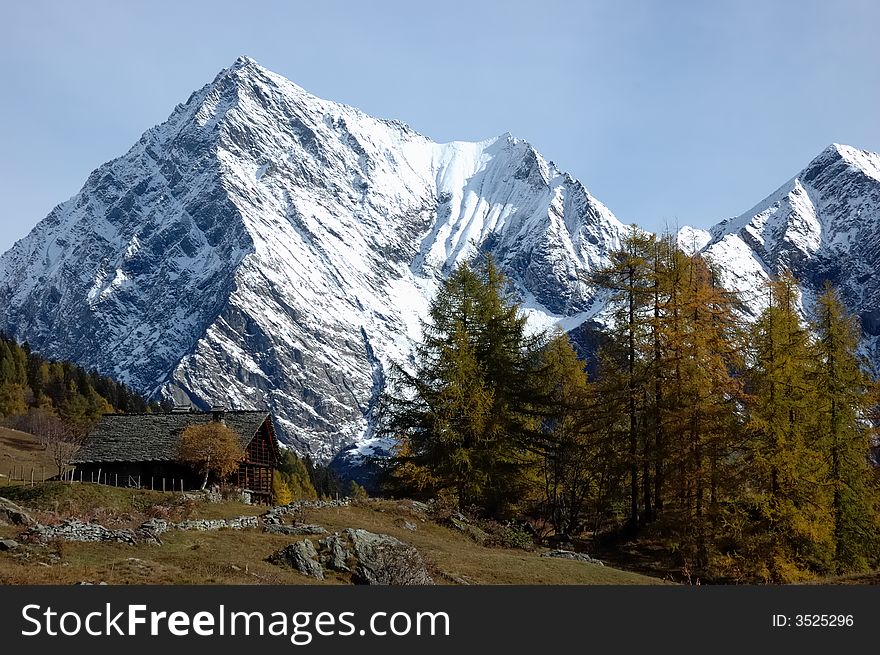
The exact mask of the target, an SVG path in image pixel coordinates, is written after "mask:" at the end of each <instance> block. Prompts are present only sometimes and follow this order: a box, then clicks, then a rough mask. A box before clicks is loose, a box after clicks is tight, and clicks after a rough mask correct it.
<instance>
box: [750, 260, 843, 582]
mask: <svg viewBox="0 0 880 655" xmlns="http://www.w3.org/2000/svg"><path fill="white" fill-rule="evenodd" d="M797 304H798V291H797V281H796V280H795V279H794V277H793V276H792V275H791V274H790V273H788V272H786V273H783V274H782V275H781V276H780V278H779V280H777V281H775V282H772V283H771V284H770V286H769V304H768V307H767V309H766V310H765V311H764V313H763V314H762V315H761V317H760V318H759V319H758V321H757V322H756V323H755V325H754V328H753V330H752V343H753V344H754V348H755V352H754V353H753V357H754V364H753V367H752V370H751V371H750V382H751V403H750V407H749V429H750V440H749V455H750V458H751V461H750V464H751V465H752V467H753V468H752V471H753V476H754V477H753V480H752V485H753V489H754V494H753V496H752V498H751V502H752V516H751V517H750V520H749V522H748V536H747V549H748V550H749V551H750V552H751V553H752V558H753V559H754V560H755V561H756V562H757V563H759V570H758V571H757V573H758V575H759V576H760V577H763V578H765V579H767V580H769V581H771V582H787V581H790V580H796V579H798V578H801V577H803V576H804V575H805V573H806V571H807V570H809V569H810V568H814V569H815V568H821V567H822V566H823V565H824V564H826V563H827V559H828V556H829V553H828V551H827V546H828V542H829V531H828V526H830V525H831V523H832V521H831V519H830V516H828V512H827V509H826V508H827V507H828V503H827V502H825V499H824V498H823V497H822V496H823V494H824V493H825V487H823V486H822V484H821V483H822V481H823V480H824V479H825V477H826V470H825V463H824V460H823V458H822V457H821V449H820V443H819V441H818V438H817V435H818V434H819V426H818V416H817V408H818V407H819V398H818V395H817V393H816V388H815V385H814V384H813V383H812V381H811V378H812V373H813V371H814V369H815V351H814V349H813V344H812V343H811V340H810V336H809V333H808V332H807V330H806V328H805V326H804V325H803V323H802V322H801V320H800V316H799V314H798V309H797Z"/></svg>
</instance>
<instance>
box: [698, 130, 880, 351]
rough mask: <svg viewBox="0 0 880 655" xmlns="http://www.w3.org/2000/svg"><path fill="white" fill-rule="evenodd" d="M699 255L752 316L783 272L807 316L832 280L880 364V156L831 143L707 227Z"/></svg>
mask: <svg viewBox="0 0 880 655" xmlns="http://www.w3.org/2000/svg"><path fill="white" fill-rule="evenodd" d="M702 252H703V253H704V254H705V255H706V256H707V257H708V258H709V259H711V260H712V261H713V262H714V263H715V264H716V265H717V266H718V267H719V269H720V272H721V278H722V279H721V281H722V284H723V285H724V286H725V287H726V288H729V289H736V290H737V291H740V292H741V293H742V296H743V298H744V300H745V303H746V307H747V312H748V313H749V314H751V315H752V316H757V315H758V314H759V313H760V311H761V310H762V309H763V308H764V307H766V305H767V301H768V299H767V290H766V285H765V283H766V281H767V280H768V279H769V278H770V276H771V275H775V274H777V273H779V272H780V271H781V270H782V269H784V268H790V269H791V270H792V271H793V272H794V274H795V275H796V276H797V278H798V279H799V281H800V284H801V288H802V291H803V305H804V307H803V309H804V312H805V314H806V315H807V316H809V313H810V311H811V309H812V305H813V302H814V300H815V297H816V294H817V293H820V292H821V290H822V287H823V285H824V283H825V281H826V280H828V281H830V282H831V283H832V284H834V285H835V286H836V287H838V288H839V289H840V292H841V295H842V297H843V299H844V301H845V303H846V305H847V306H848V307H849V309H850V310H851V311H853V312H855V313H857V314H858V315H859V317H860V318H861V321H862V327H863V330H864V332H865V339H864V341H863V349H864V352H865V354H866V355H867V357H868V359H869V361H870V362H872V363H873V365H874V366H875V367H876V365H877V364H878V363H880V347H878V346H880V341H878V335H880V278H878V277H877V275H876V271H878V270H880V155H877V154H875V153H871V152H866V151H863V150H857V149H856V148H852V147H850V146H845V145H839V144H832V145H831V146H829V147H828V148H826V149H825V150H824V151H822V152H821V153H820V154H819V155H818V156H817V157H816V158H815V159H813V161H811V162H810V163H809V165H808V166H807V167H806V168H804V169H803V170H802V171H801V172H800V173H798V174H797V175H796V176H795V177H794V178H792V179H791V180H789V181H788V182H787V183H786V184H784V185H783V186H782V187H780V188H779V189H778V190H777V191H776V192H774V193H773V194H771V195H770V196H768V197H767V198H765V199H764V200H763V201H761V202H760V203H758V204H757V205H756V206H755V207H753V208H752V209H750V210H749V211H747V212H745V213H744V214H742V215H741V216H739V217H737V218H732V219H728V220H726V221H722V222H721V223H718V224H717V225H715V226H714V227H713V228H711V230H710V238H709V241H708V243H707V244H706V245H705V246H704V247H703V248H702Z"/></svg>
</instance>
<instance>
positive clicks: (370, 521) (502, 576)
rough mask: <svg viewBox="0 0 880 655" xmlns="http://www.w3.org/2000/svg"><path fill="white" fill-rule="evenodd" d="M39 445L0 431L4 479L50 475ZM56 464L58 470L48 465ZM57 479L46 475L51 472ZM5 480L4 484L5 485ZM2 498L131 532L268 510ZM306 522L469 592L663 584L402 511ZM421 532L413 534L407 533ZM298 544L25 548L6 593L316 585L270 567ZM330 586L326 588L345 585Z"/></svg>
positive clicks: (341, 513) (166, 539) (157, 496)
mask: <svg viewBox="0 0 880 655" xmlns="http://www.w3.org/2000/svg"><path fill="white" fill-rule="evenodd" d="M47 460H48V458H47V456H46V453H45V451H43V450H42V448H41V447H40V445H39V444H38V443H37V441H36V439H35V438H34V437H33V436H31V435H28V434H25V433H23V432H17V431H15V430H8V429H5V428H0V472H3V465H4V464H5V465H7V466H8V468H12V462H15V464H16V465H17V466H24V467H25V469H26V470H27V471H28V473H29V468H30V467H31V466H33V467H35V468H37V470H39V469H38V467H40V466H46V462H47ZM49 464H51V462H49ZM48 470H51V469H50V468H48V467H47V471H48ZM2 480H4V479H3V478H0V481H2ZM0 496H4V497H7V498H9V499H10V500H13V501H14V502H16V503H18V504H20V505H22V506H23V507H25V508H26V509H28V510H29V511H31V512H32V513H33V514H34V515H35V517H36V518H37V519H38V520H39V521H41V522H54V521H57V520H60V519H61V518H64V517H68V516H75V517H77V518H80V519H84V520H96V521H99V522H100V523H102V524H103V525H106V526H108V527H133V526H135V525H138V524H139V523H141V522H142V521H144V520H145V519H146V518H150V517H160V518H166V519H169V520H174V521H179V520H183V519H187V518H210V519H216V518H230V517H233V516H240V515H254V514H261V513H262V512H263V511H264V510H265V508H264V507H258V506H253V505H245V504H243V503H239V502H233V501H228V502H223V503H204V502H196V501H191V500H185V499H184V498H183V497H182V496H181V494H175V493H170V492H169V493H163V492H159V491H149V490H137V489H125V488H115V487H108V486H103V485H95V484H88V483H85V484H83V483H73V484H69V483H63V482H47V483H43V484H39V483H38V484H36V485H34V486H30V485H29V484H20V483H19V484H12V485H9V484H6V485H5V486H4V484H3V482H0ZM297 518H300V519H301V520H303V521H305V522H309V523H317V524H320V525H322V526H324V527H325V528H327V530H329V531H330V532H335V531H341V530H344V529H345V528H362V529H365V530H369V531H371V532H378V533H384V534H390V535H392V536H395V537H397V538H398V539H400V540H401V541H404V542H407V543H410V544H412V545H413V546H415V547H416V548H418V550H419V551H420V552H421V553H422V555H423V557H424V558H425V560H426V562H427V563H428V565H429V569H430V571H431V574H432V576H433V577H434V579H435V581H436V582H438V583H441V584H442V583H453V584H454V583H464V584H657V583H661V581H660V580H658V579H656V578H651V577H648V576H643V575H639V574H637V573H630V572H626V571H620V570H617V569H613V568H611V567H601V566H597V565H593V564H585V563H582V562H575V561H570V560H561V559H551V558H544V557H539V556H538V554H536V553H531V552H526V551H523V550H515V549H503V548H487V547H483V546H481V545H479V544H477V543H475V542H474V541H473V540H471V539H470V538H469V537H468V536H466V535H464V534H462V533H461V532H458V531H456V530H454V529H451V528H447V527H444V526H441V525H438V524H437V523H434V522H432V521H430V520H427V519H426V518H425V517H424V516H423V515H421V514H420V513H419V512H417V511H414V510H413V509H412V507H411V506H410V505H408V504H407V503H405V502H394V501H383V500H370V501H366V502H364V503H358V504H355V505H353V506H351V507H341V508H327V509H313V510H305V511H304V512H303V515H302V516H301V517H297ZM406 522H409V523H410V524H415V525H416V530H409V529H407V528H406V527H404V525H405V523H406ZM20 532H21V529H20V528H18V527H16V526H4V525H0V538H3V539H6V538H10V539H15V538H17V536H18V534H19V533H20ZM298 539H299V538H297V537H289V536H283V535H270V534H265V533H263V532H260V531H258V530H240V531H237V530H219V531H216V532H186V531H170V532H167V533H165V534H164V535H162V545H158V546H157V545H146V544H141V545H137V546H131V545H126V544H117V543H54V544H50V545H49V546H37V545H23V546H22V547H21V548H20V549H18V550H17V551H14V552H0V584H73V583H77V582H92V583H97V582H106V583H108V584H313V583H315V582H316V581H315V580H314V579H312V578H308V577H305V576H303V575H300V574H299V573H297V572H296V571H293V570H291V569H288V568H285V567H281V566H276V565H273V564H269V563H268V562H266V558H267V557H268V556H269V555H271V554H272V553H274V552H275V551H277V550H279V549H280V548H282V547H284V546H286V545H288V544H290V543H292V542H294V541H297V540H298ZM347 582H348V579H346V578H345V577H339V576H330V577H328V579H327V580H325V581H324V583H323V584H340V583H343V584H344V583H347Z"/></svg>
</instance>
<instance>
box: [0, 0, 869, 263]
mask: <svg viewBox="0 0 880 655" xmlns="http://www.w3.org/2000/svg"><path fill="white" fill-rule="evenodd" d="M878 25H880V2H875V1H874V0H861V1H856V0H850V1H839V0H838V1H835V2H827V1H824V2H818V1H815V0H802V1H800V2H794V1H791V2H784V1H777V2H771V1H769V0H766V1H763V2H762V1H760V0H754V1H741V2H729V1H723V0H719V1H713V2H688V1H684V0H680V1H672V0H667V1H665V2H664V1H656V2H655V1H649V0H643V1H635V0H633V1H617V2H611V1H610V0H609V1H606V2H585V1H581V2H574V1H572V2H536V1H535V0H529V1H526V2H519V1H518V0H508V1H506V2H500V1H497V2H490V1H482V2H481V1H479V0H470V1H459V0H447V1H445V2H432V3H417V2H413V0H408V1H403V2H395V1H381V0H377V1H374V2H362V1H361V2H356V1H350V2H339V1H336V2H334V1H328V2H297V1H287V2H276V1H273V0H261V1H260V2H257V3H244V2H240V1H239V2H226V1H223V0H213V1H211V2H198V1H190V2H164V1H161V0H160V1H154V2H149V3H147V2H96V1H95V2H89V1H81V2H76V3H72V2H39V1H27V2H24V1H19V2H17V3H15V4H13V3H12V2H10V1H8V0H7V1H5V2H4V3H3V7H2V10H0V57H2V62H3V68H2V71H3V72H2V78H0V80H2V96H0V99H2V102H0V144H2V151H0V197H2V199H3V204H2V210H0V251H4V250H6V249H7V248H8V247H9V246H10V245H11V244H12V243H13V242H14V240H16V239H18V238H20V237H22V236H24V235H25V234H26V233H27V232H28V231H29V230H30V229H31V228H32V227H33V226H34V225H35V224H36V223H37V221H39V220H40V219H41V218H43V217H44V216H45V215H46V214H47V213H48V212H49V211H50V210H51V208H52V207H53V206H54V205H56V204H57V203H59V202H61V201H63V200H65V199H67V198H69V197H70V196H71V195H73V194H74V193H76V192H77V191H78V189H79V188H80V186H81V185H82V183H83V182H84V181H85V179H86V177H87V175H88V174H89V172H90V171H92V170H93V169H94V168H96V167H97V166H99V165H100V164H101V163H103V162H105V161H107V160H109V159H112V158H114V157H116V156H118V155H121V154H122V153H124V152H125V151H126V150H127V149H128V148H129V147H130V146H131V145H132V144H133V143H134V142H135V141H136V140H137V138H138V137H139V136H140V134H141V133H142V132H143V131H145V130H146V129H147V128H149V127H150V126H152V125H154V124H156V123H158V122H161V121H162V120H164V119H165V118H166V117H167V115H168V114H169V113H170V112H171V110H172V109H173V108H174V106H175V105H176V104H177V103H179V102H183V101H184V100H186V98H187V97H188V96H189V94H190V93H191V92H192V91H193V90H195V89H196V88H199V87H200V86H202V85H203V84H205V83H207V82H209V81H210V80H211V79H213V77H214V76H215V75H216V73H217V72H218V71H219V70H220V69H222V68H225V67H227V66H229V65H231V64H232V62H233V61H234V60H235V58H236V57H237V56H238V55H240V54H247V55H250V56H252V57H254V58H255V59H256V60H257V61H259V62H260V63H261V64H263V65H264V66H265V67H267V68H269V69H271V70H274V71H276V72H278V73H280V74H282V75H284V76H285V77H288V78H290V79H291V80H293V81H294V82H296V83H297V84H299V85H300V86H302V87H304V88H306V89H307V90H308V91H311V92H312V93H314V94H316V95H319V96H322V97H325V98H329V99H332V100H337V101H341V102H345V103H348V104H352V105H355V106H357V107H359V108H361V109H363V110H364V111H366V112H368V113H370V114H373V115H376V116H379V117H382V118H396V119H399V120H402V121H404V122H406V123H408V124H410V125H411V126H412V127H414V128H415V129H417V130H418V131H420V132H422V133H423V134H425V135H427V136H429V137H431V138H433V139H435V140H437V141H450V140H454V139H472V140H477V139H484V138H487V137H490V136H495V135H498V134H501V133H503V132H506V131H509V132H511V133H513V134H514V135H516V136H518V137H521V138H524V139H526V140H528V141H530V142H531V143H532V144H533V145H535V146H536V147H537V148H538V150H540V151H541V152H542V153H543V154H544V155H545V156H546V157H547V158H549V159H551V160H553V161H554V162H555V163H556V164H557V165H558V166H559V167H560V168H562V169H563V170H566V171H568V172H570V173H571V174H572V175H574V176H575V177H577V178H578V179H580V180H581V181H582V182H584V184H585V185H586V186H587V188H589V189H590V191H591V192H592V193H593V194H594V195H595V196H596V197H597V198H599V199H600V200H601V201H603V202H604V203H605V204H606V205H608V206H609V207H610V208H611V210H612V211H614V212H615V213H616V214H617V216H618V217H619V218H620V219H621V220H622V221H624V222H627V223H630V222H636V223H639V224H640V225H643V226H644V227H647V228H651V229H658V228H662V227H663V225H664V224H667V223H668V224H676V223H677V224H680V225H685V224H691V225H698V226H703V227H707V226H709V225H710V224H712V223H714V222H716V221H717V220H720V219H722V218H726V217H728V216H731V215H736V214H739V213H741V212H743V211H745V210H747V209H748V208H749V207H750V206H752V205H753V204H755V203H757V202H758V201H760V200H761V199H762V198H763V197H765V196H766V195H768V194H769V193H770V192H772V191H773V190H775V188H776V187H778V186H780V185H781V184H782V183H784V182H785V181H786V180H787V179H789V178H790V177H791V176H792V175H794V174H795V173H797V172H798V171H799V170H800V169H801V168H803V167H804V166H805V165H806V164H807V162H808V161H809V160H810V159H811V158H812V157H813V156H815V155H816V154H818V153H819V151H821V150H822V148H824V147H825V146H826V145H828V144H829V143H831V142H833V141H836V142H840V143H847V144H850V145H853V146H857V147H860V148H864V149H867V150H874V151H880V121H878V115H880V112H878V107H880V39H877V38H876V32H877V26H878Z"/></svg>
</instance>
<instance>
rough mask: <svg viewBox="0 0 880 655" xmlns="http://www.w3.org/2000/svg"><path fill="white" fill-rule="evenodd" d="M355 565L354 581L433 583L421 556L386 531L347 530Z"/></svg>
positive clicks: (409, 583) (361, 582) (372, 582)
mask: <svg viewBox="0 0 880 655" xmlns="http://www.w3.org/2000/svg"><path fill="white" fill-rule="evenodd" d="M343 534H344V535H345V536H346V537H347V538H348V539H349V541H351V545H352V550H353V551H354V555H355V557H356V558H357V565H356V566H355V569H354V576H353V577H352V580H353V582H355V584H367V585H429V584H434V581H433V580H432V579H431V576H430V575H429V574H428V570H427V568H426V566H425V562H424V560H423V559H422V556H421V555H420V554H419V551H417V550H416V549H415V548H414V547H413V546H410V545H409V544H405V543H403V542H402V541H400V540H399V539H395V538H394V537H391V536H389V535H387V534H376V533H374V532H368V531H366V530H354V529H351V528H349V529H347V530H345V531H344V532H343Z"/></svg>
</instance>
